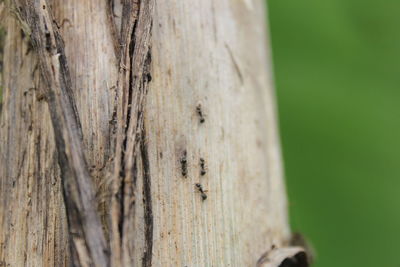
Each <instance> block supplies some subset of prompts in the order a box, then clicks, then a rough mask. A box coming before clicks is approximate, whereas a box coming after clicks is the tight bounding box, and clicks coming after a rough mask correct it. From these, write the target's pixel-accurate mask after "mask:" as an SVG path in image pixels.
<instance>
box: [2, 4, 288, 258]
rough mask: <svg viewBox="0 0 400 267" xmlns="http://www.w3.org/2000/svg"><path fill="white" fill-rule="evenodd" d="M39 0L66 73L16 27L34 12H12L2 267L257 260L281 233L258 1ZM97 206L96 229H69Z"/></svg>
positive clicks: (282, 204)
mask: <svg viewBox="0 0 400 267" xmlns="http://www.w3.org/2000/svg"><path fill="white" fill-rule="evenodd" d="M41 1H43V0H41ZM41 1H37V2H36V5H35V6H32V7H33V9H31V10H30V12H31V13H32V12H36V14H39V18H38V20H40V21H42V20H45V21H47V22H48V23H49V24H51V25H52V27H53V29H51V27H50V30H49V31H50V37H51V38H50V47H55V51H56V53H55V54H56V55H57V54H61V55H62V54H63V53H64V52H60V51H61V50H60V47H58V46H57V44H58V43H57V42H59V43H62V42H63V43H64V46H65V62H62V64H64V63H65V65H66V66H68V69H69V71H68V72H66V71H63V70H62V67H60V66H59V64H56V65H55V70H56V71H57V69H59V70H61V71H60V72H53V74H52V72H50V73H49V71H47V73H46V68H47V69H50V70H51V69H52V68H54V62H55V61H54V60H52V57H51V56H54V54H51V53H50V52H51V51H52V50H51V49H46V45H47V43H46V38H47V36H48V35H47V33H46V32H41V35H40V34H39V35H38V36H39V37H40V36H41V37H40V38H43V36H44V44H42V45H40V42H39V44H38V43H37V42H38V41H37V40H36V43H35V42H33V43H34V45H33V48H32V47H31V46H30V45H29V42H28V36H26V35H25V34H23V33H22V32H21V30H20V28H21V26H22V27H23V28H27V29H28V30H29V31H30V33H32V29H33V28H35V27H42V26H41V25H42V24H39V26H38V25H36V24H35V21H34V20H31V21H29V19H28V20H27V19H26V17H23V16H22V17H21V18H19V19H20V20H21V19H22V24H21V23H19V22H18V19H17V18H15V17H12V16H7V20H6V25H7V32H8V34H7V39H6V47H5V58H4V74H3V77H4V80H3V81H4V82H3V84H4V93H3V99H4V105H3V111H2V113H1V118H0V179H1V180H0V181H1V184H0V185H1V187H0V194H1V195H0V200H1V202H0V205H1V206H0V223H1V224H0V225H1V228H0V229H1V231H0V245H1V247H0V266H1V264H2V265H5V266H7V265H8V264H9V265H10V266H25V265H29V266H66V265H68V264H70V263H71V262H72V261H74V262H75V264H77V265H81V266H86V265H91V264H94V265H95V266H105V265H107V264H108V263H107V262H108V261H109V260H110V261H111V264H112V266H255V265H256V264H257V262H260V259H262V261H263V262H266V261H268V260H265V259H264V258H262V257H263V256H265V255H275V254H276V253H275V254H274V253H269V254H268V253H267V254H266V252H268V251H269V250H271V247H272V246H275V247H278V248H279V247H282V246H286V245H288V240H289V239H290V233H289V228H288V225H287V214H286V198H285V191H284V183H283V178H282V170H281V160H280V148H279V138H278V135H277V128H276V119H275V107H274V94H273V88H272V81H271V77H270V76H269V73H271V71H270V67H269V66H270V65H269V64H268V58H269V54H268V53H266V51H267V50H266V47H267V45H266V42H265V40H266V38H265V36H266V35H265V27H264V25H265V20H264V19H265V13H264V6H263V3H262V1H256V0H234V1H228V0H226V1H225V0H223V1H213V0H202V1H195V0H190V1H156V0H141V1H139V0H137V1H134V0H132V1H131V0H123V1H117V0H116V1H113V0H104V1H98V0H87V1H79V0H71V1H61V0H52V1H50V3H45V2H44V1H43V2H41ZM23 2H24V1H23ZM33 2H34V1H27V2H26V3H27V4H29V3H33ZM43 5H47V6H48V8H46V9H43V8H42V6H43ZM40 8H42V9H40ZM27 10H28V11H29V9H27ZM43 10H45V11H43ZM17 11H18V12H20V11H21V10H17ZM18 12H17V13H18ZM43 12H45V13H43ZM46 12H50V13H46ZM9 13H13V12H11V11H10V12H9ZM22 14H25V15H26V14H27V13H22ZM52 16H54V18H55V22H54V23H53V22H52V19H51V17H52ZM24 21H26V23H24ZM54 27H56V28H54ZM58 27H59V29H57V28H58ZM48 29H49V28H48ZM39 30H40V29H39ZM41 30H43V28H41ZM33 32H34V31H33ZM39 32H40V31H39ZM58 32H60V35H59V39H57V38H58V37H57V36H58V35H57V34H58ZM53 36H54V37H53ZM30 37H31V38H32V39H33V40H35V36H34V35H31V36H30ZM40 40H42V39H40ZM40 40H39V41H40ZM63 51H64V50H63ZM38 54H39V55H40V57H39V60H38V56H37V55H38ZM56 60H57V61H56V63H57V62H58V57H57V58H56ZM46 64H48V65H46ZM52 64H53V65H52ZM62 64H61V65H62ZM43 65H44V66H43ZM38 66H39V67H38ZM46 66H48V67H46ZM52 66H53V67H52ZM60 73H61V74H60ZM60 75H61V76H62V77H64V78H61V79H60V81H61V82H59V83H57V77H59V76H60ZM63 75H64V76H63ZM65 75H67V76H68V77H69V79H70V81H71V83H70V84H69V85H68V82H67V83H66V80H65V77H66V76H65ZM41 77H42V78H41ZM43 77H44V78H46V77H53V78H52V79H51V82H50V83H51V84H52V86H49V85H48V84H46V83H45V82H44V81H46V80H45V79H43ZM63 83H64V85H63ZM65 83H66V84H67V85H65ZM63 86H64V87H63ZM46 88H47V90H46ZM57 89H58V90H60V91H59V92H61V95H60V96H58V95H55V96H54V97H55V99H59V100H58V101H54V102H55V103H53V102H52V94H51V91H52V90H57ZM54 92H57V91H54ZM66 92H67V93H68V92H70V98H67V99H64V98H63V94H64V93H66ZM63 99H64V100H63ZM68 101H71V103H72V104H75V106H76V110H77V114H76V118H77V119H76V122H74V121H73V120H72V121H71V120H68V119H65V118H66V117H67V118H69V115H68V114H70V112H71V110H73V107H70V106H68V105H69V104H68V103H69V102H68ZM71 103H70V104H71ZM72 106H74V105H72ZM57 114H58V115H57ZM60 114H61V115H60ZM62 114H64V115H62ZM65 114H67V115H65ZM57 116H61V117H57ZM51 118H53V119H51ZM72 119H73V117H72ZM78 122H80V127H78V126H79V123H78ZM71 123H72V124H71ZM77 125H78V126H77ZM57 127H58V128H57ZM80 138H81V141H80ZM60 139H62V141H63V142H64V146H65V151H66V152H65V153H64V154H65V155H64V159H65V161H63V158H62V157H61V159H60V157H59V156H58V157H57V155H60V153H63V151H64V150H63V149H62V148H60V144H59V143H60ZM57 140H58V141H57ZM55 141H57V142H55ZM80 142H81V143H80ZM56 143H57V145H56ZM60 167H61V168H60ZM77 168H78V169H77ZM63 170H64V171H63ZM62 173H64V174H63V175H62ZM65 173H67V176H68V175H69V176H68V177H72V178H74V179H75V180H74V179H72V182H74V181H75V185H74V188H73V189H72V191H71V192H72V194H70V195H68V194H65V195H64V198H63V195H62V191H63V190H62V188H63V186H62V184H63V183H62V181H64V182H65V181H66V180H65V179H68V177H67V176H66V175H65ZM87 178H89V179H87ZM87 180H88V181H89V182H85V186H88V185H89V188H91V187H92V186H90V184H94V185H95V186H94V187H95V188H92V189H88V190H89V191H90V190H96V200H95V201H90V200H89V201H88V202H87V203H81V202H79V201H77V199H76V198H75V197H76V196H75V195H74V192H76V191H79V189H81V188H82V182H83V181H87ZM64 184H65V183H64ZM64 189H65V187H64ZM85 192H87V191H85ZM91 194H92V193H89V196H90V195H91ZM89 199H90V198H89ZM69 201H72V202H69ZM92 202H96V203H92ZM64 203H65V204H64ZM68 203H75V205H78V207H77V208H76V207H74V206H73V205H72V206H71V205H70V204H68ZM92 204H93V205H92ZM80 205H83V206H82V207H83V209H82V208H80V207H81V206H80ZM84 205H89V206H84ZM96 205H97V211H94V215H93V216H94V217H90V218H92V219H93V218H95V217H97V216H98V217H100V218H101V220H102V225H103V229H100V230H99V229H98V228H96V227H94V228H90V227H89V226H88V227H89V228H85V226H84V225H82V226H83V227H82V228H79V227H80V225H79V224H78V225H75V226H76V227H78V228H77V232H76V233H75V232H74V231H75V230H76V227H75V228H74V227H73V224H71V219H73V216H77V214H75V213H76V212H77V213H78V215H79V216H81V218H85V219H87V217H86V216H87V214H88V213H87V212H88V211H89V213H90V212H92V211H91V209H92V208H91V207H95V206H96ZM84 207H86V208H84ZM88 209H89V210H88ZM71 211H74V212H75V213H74V212H71ZM71 216H72V217H71ZM79 216H78V218H79ZM82 216H83V217H82ZM93 220H94V222H95V223H94V225H93V226H95V225H96V223H97V222H96V221H97V219H93ZM67 221H68V222H69V224H67ZM68 226H69V227H68ZM93 229H97V230H96V232H97V233H100V234H99V235H95V237H93V233H96V232H91V233H92V234H91V233H89V232H88V230H90V231H92V230H93ZM71 231H72V232H73V234H72V235H71ZM103 234H104V235H105V239H106V241H105V242H106V243H107V244H105V245H99V244H102V242H103V241H101V240H102V238H101V235H103ZM96 238H98V241H94V240H96ZM99 240H100V241H99ZM103 240H104V239H103ZM70 241H72V243H71V242H70ZM91 242H92V243H91ZM93 242H94V243H93ZM68 244H71V245H73V246H74V247H75V250H72V254H70V253H69V249H68ZM108 244H109V245H108ZM108 247H110V249H111V250H110V253H111V255H108V253H106V252H105V251H106V250H107V249H108ZM93 248H101V250H103V251H102V252H101V251H100V250H99V251H97V252H96V250H95V249H93ZM76 251H78V255H75V252H76ZM79 251H81V253H79ZM82 251H83V252H82ZM280 251H283V250H280ZM289 251H291V250H290V249H289ZM291 256H293V255H288V257H291ZM279 257H281V254H279ZM74 258H75V260H73V259H74ZM275 258H276V257H275ZM282 258H283V259H285V257H284V256H283V257H282ZM76 259H78V260H76Z"/></svg>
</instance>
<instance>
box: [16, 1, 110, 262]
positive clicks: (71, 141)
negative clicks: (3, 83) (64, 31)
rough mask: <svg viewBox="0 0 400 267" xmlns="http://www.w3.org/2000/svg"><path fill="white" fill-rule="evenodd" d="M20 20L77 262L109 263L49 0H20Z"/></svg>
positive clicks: (18, 5)
mask: <svg viewBox="0 0 400 267" xmlns="http://www.w3.org/2000/svg"><path fill="white" fill-rule="evenodd" d="M14 8H15V9H16V12H18V17H19V19H22V20H23V23H24V24H26V25H27V26H28V27H29V33H30V37H31V42H32V45H33V48H34V49H35V52H36V53H37V55H38V58H39V69H40V74H41V78H42V80H43V83H44V85H45V87H44V88H43V90H44V92H43V95H44V97H45V99H46V100H47V103H48V106H49V110H50V116H51V121H52V125H53V130H54V135H55V139H56V140H55V141H56V145H57V151H58V164H59V166H60V169H61V177H62V184H63V194H64V202H65V206H66V211H67V218H68V227H69V232H70V235H71V236H70V241H71V245H72V247H71V254H72V258H73V259H72V260H73V264H74V265H76V266H90V265H94V266H104V267H105V266H108V264H109V255H108V248H107V244H106V241H105V236H104V233H103V229H102V225H101V222H100V218H99V215H98V213H97V210H96V198H95V193H94V187H93V184H92V179H91V177H90V174H89V171H88V168H87V164H86V160H85V156H84V148H83V144H82V129H81V125H80V121H79V116H78V113H77V109H76V106H75V102H74V99H73V95H72V92H73V90H72V83H71V78H70V74H69V70H68V64H67V59H66V57H65V52H64V44H63V40H62V38H61V35H60V33H59V32H58V29H57V26H56V25H55V20H54V19H53V16H52V14H51V10H50V6H49V5H47V2H46V1H45V0H40V1H29V0H23V1H14Z"/></svg>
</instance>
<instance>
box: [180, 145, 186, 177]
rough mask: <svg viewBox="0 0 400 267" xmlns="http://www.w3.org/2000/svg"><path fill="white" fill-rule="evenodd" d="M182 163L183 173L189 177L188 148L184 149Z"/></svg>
mask: <svg viewBox="0 0 400 267" xmlns="http://www.w3.org/2000/svg"><path fill="white" fill-rule="evenodd" d="M180 163H181V173H182V176H183V177H187V174H188V169H187V152H186V150H185V151H183V155H182V157H181V159H180Z"/></svg>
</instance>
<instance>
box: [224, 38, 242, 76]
mask: <svg viewBox="0 0 400 267" xmlns="http://www.w3.org/2000/svg"><path fill="white" fill-rule="evenodd" d="M225 47H226V50H228V54H229V56H230V58H231V60H232V64H233V67H234V68H235V71H236V73H237V75H238V77H239V80H240V83H241V84H243V83H244V77H243V74H242V71H241V70H240V67H239V64H238V62H237V61H236V59H235V56H234V55H233V52H232V50H231V48H230V47H229V45H228V44H225Z"/></svg>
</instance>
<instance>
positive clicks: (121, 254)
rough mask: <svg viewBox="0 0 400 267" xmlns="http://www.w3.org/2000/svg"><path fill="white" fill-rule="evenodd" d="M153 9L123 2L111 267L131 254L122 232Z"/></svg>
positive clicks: (129, 212) (130, 208)
mask: <svg viewBox="0 0 400 267" xmlns="http://www.w3.org/2000/svg"><path fill="white" fill-rule="evenodd" d="M153 9H154V0H142V1H125V2H124V4H123V14H122V18H123V20H122V25H121V38H120V40H121V45H120V46H121V48H122V51H121V52H120V55H121V58H120V71H119V79H118V92H119V93H122V94H121V95H119V96H118V97H119V99H118V102H117V105H118V110H117V121H118V125H119V128H118V130H117V136H116V154H115V155H116V156H115V167H114V174H113V175H114V185H113V194H112V196H113V197H112V200H111V237H110V242H111V251H112V259H111V261H112V265H113V266H114V265H115V266H121V265H122V259H124V258H125V259H129V258H130V254H131V249H130V248H129V246H127V245H126V244H127V243H128V242H127V239H129V235H126V236H125V235H124V229H125V228H126V227H128V226H126V225H125V224H127V222H131V221H133V219H134V216H135V214H134V208H135V207H134V204H135V191H136V171H135V166H136V165H137V164H136V161H137V160H136V159H137V156H140V154H139V155H138V151H140V149H139V148H140V142H141V140H142V139H143V138H144V133H143V115H144V107H145V99H146V95H147V91H148V83H149V82H150V81H151V75H150V63H151V56H150V37H151V27H152V19H153ZM150 201H151V199H150ZM150 205H151V204H150ZM128 217H129V218H128ZM129 243H131V242H129ZM150 257H151V254H150ZM146 258H148V257H146ZM150 262H151V260H150Z"/></svg>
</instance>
